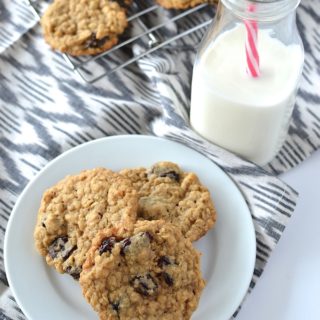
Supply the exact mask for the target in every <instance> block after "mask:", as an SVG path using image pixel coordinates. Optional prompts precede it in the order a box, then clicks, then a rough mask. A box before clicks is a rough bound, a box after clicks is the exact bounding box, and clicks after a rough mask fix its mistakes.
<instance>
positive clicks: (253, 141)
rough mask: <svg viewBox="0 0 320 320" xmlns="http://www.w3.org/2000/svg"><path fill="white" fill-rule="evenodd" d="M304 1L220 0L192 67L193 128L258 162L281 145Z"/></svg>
mask: <svg viewBox="0 0 320 320" xmlns="http://www.w3.org/2000/svg"><path fill="white" fill-rule="evenodd" d="M299 2H300V0H273V1H272V0H265V1H244V0H221V1H220V3H219V6H218V9H217V13H216V17H215V20H214V21H213V23H212V25H211V27H210V28H209V30H208V32H207V34H206V36H205V37H204V39H203V41H202V43H201V46H200V49H199V51H198V54H197V57H196V61H195V65H194V69H193V78H192V90H191V111H190V122H191V126H192V127H193V129H194V130H195V131H197V132H198V133H199V134H200V135H202V136H203V137H204V138H206V139H208V140H209V141H211V142H213V143H215V144H217V145H219V146H221V147H223V148H225V149H227V150H230V151H232V152H234V153H236V154H238V155H240V156H242V157H244V158H246V159H248V160H251V161H253V162H255V163H257V164H259V165H265V164H266V163H268V162H269V161H270V160H272V158H273V157H274V156H275V155H276V153H277V152H278V151H279V149H280V148H281V146H282V144H283V142H284V140H285V137H286V134H287V130H288V126H289V121H290V117H291V114H292V111H293V107H294V103H295V96H296V92H297V87H298V84H299V79H300V77H301V73H302V68H303V60H304V51H303V45H302V42H301V38H300V36H299V33H298V30H297V26H296V20H295V15H296V13H295V9H296V8H297V6H298V4H299Z"/></svg>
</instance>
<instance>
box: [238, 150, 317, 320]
mask: <svg viewBox="0 0 320 320" xmlns="http://www.w3.org/2000/svg"><path fill="white" fill-rule="evenodd" d="M280 178H281V179H282V180H284V181H285V182H287V183H288V184H289V185H290V186H292V187H293V188H294V189H295V190H297V191H298V192H299V199H298V204H297V207H296V210H295V212H294V214H293V216H292V218H291V219H290V220H291V221H290V222H289V224H288V226H287V228H286V229H285V231H284V234H283V236H282V237H281V239H280V241H279V243H278V245H277V246H276V248H275V250H274V251H273V253H272V255H271V257H270V259H269V262H268V264H267V266H266V268H265V271H264V273H263V274H262V276H261V278H260V280H259V281H258V283H257V285H256V287H255V289H254V290H253V292H252V293H251V295H250V296H249V297H248V299H247V300H246V302H245V303H244V304H243V308H242V310H241V311H240V313H239V315H238V320H319V319H320V150H319V151H317V152H316V153H315V154H313V155H312V156H311V157H310V158H309V159H307V160H305V161H304V162H303V163H302V164H301V165H299V166H298V167H296V168H294V169H292V170H290V171H289V172H287V173H285V174H283V175H281V176H280Z"/></svg>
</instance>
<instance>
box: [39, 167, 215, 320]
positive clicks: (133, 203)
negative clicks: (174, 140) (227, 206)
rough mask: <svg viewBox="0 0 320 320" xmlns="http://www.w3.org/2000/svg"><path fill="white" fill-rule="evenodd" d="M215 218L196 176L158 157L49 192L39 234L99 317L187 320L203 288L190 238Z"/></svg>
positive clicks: (50, 258)
mask: <svg viewBox="0 0 320 320" xmlns="http://www.w3.org/2000/svg"><path fill="white" fill-rule="evenodd" d="M215 220H216V213H215V209H214V206H213V203H212V200H211V198H210V193H209V191H208V189H207V188H206V187H204V186H203V185H202V184H201V183H200V182H199V179H198V178H197V176H196V175H195V174H193V173H187V172H183V171H182V170H181V169H180V168H179V166H178V165H176V164H174V163H171V162H159V163H156V164H155V165H153V166H152V167H151V168H149V169H146V168H137V169H125V170H122V171H120V172H117V173H116V172H113V171H111V170H108V169H104V168H96V169H92V170H86V171H83V172H81V173H80V174H78V175H74V176H67V177H66V178H65V179H63V180H61V181H60V182H58V183H57V184H56V185H55V186H53V187H52V188H50V189H48V190H47V191H46V192H45V193H44V195H43V198H42V201H41V206H40V209H39V213H38V220H37V225H36V228H35V233H34V237H35V243H36V248H37V250H38V251H39V253H40V254H41V255H42V256H44V257H45V259H46V262H47V264H48V265H50V266H52V267H54V268H55V269H56V270H57V271H59V272H60V273H67V274H69V275H70V276H72V277H73V278H74V279H76V280H79V283H80V285H81V287H82V292H83V295H84V296H85V298H86V300H87V301H88V302H89V303H90V304H91V306H92V307H93V309H94V310H95V311H97V312H98V314H99V317H100V319H110V320H111V319H146V320H147V319H175V320H176V319H189V318H190V317H191V315H192V313H193V311H194V310H195V309H196V307H197V305H198V302H199V299H200V294H201V292H202V289H203V288H204V280H203V279H202V276H201V271H200V254H199V252H197V250H196V249H194V248H193V246H192V243H191V241H195V240H198V239H199V238H200V237H202V236H203V235H205V234H206V232H207V231H208V230H209V229H210V228H211V227H212V226H213V225H214V223H215Z"/></svg>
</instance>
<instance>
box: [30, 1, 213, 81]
mask: <svg viewBox="0 0 320 320" xmlns="http://www.w3.org/2000/svg"><path fill="white" fill-rule="evenodd" d="M27 3H28V4H29V5H30V7H31V9H32V11H33V12H34V14H35V15H36V16H38V17H39V18H40V16H41V14H42V13H43V11H44V9H45V7H46V5H47V3H48V1H46V0H27ZM127 16H128V22H129V27H128V29H127V31H126V32H125V33H124V34H123V35H122V36H121V37H120V38H119V42H118V44H117V45H115V46H114V47H112V48H111V49H109V50H107V51H105V52H103V53H101V54H98V55H95V56H83V57H72V56H70V55H68V54H63V57H64V58H65V60H66V62H67V64H68V65H69V66H70V68H71V69H72V70H74V72H76V73H77V74H78V75H79V76H80V77H81V78H82V79H83V80H84V81H85V82H87V83H93V82H95V81H97V80H99V79H101V78H103V77H105V76H109V75H111V74H112V73H114V72H116V71H118V70H120V69H123V68H125V67H127V66H129V65H131V64H133V63H135V62H137V61H138V60H139V59H142V58H143V57H145V56H147V55H150V54H152V53H153V52H155V51H156V50H158V49H160V48H164V47H166V49H168V50H169V49H170V47H171V48H172V49H175V50H177V48H178V47H177V43H178V40H181V39H182V38H184V37H186V36H187V35H191V34H196V31H200V30H201V29H203V28H205V27H206V26H207V25H208V24H210V22H211V20H212V16H213V9H212V8H211V10H210V6H209V5H208V4H205V3H204V4H200V5H198V6H196V7H194V8H191V9H187V10H183V11H182V10H166V9H163V8H161V7H160V6H159V5H157V4H155V2H151V1H148V0H144V1H140V0H137V1H135V2H134V3H133V5H132V6H131V8H130V9H129V11H128V13H127ZM133 48H138V49H137V50H133ZM192 48H193V47H192ZM187 49H188V47H187V45H186V44H182V47H181V50H187ZM189 49H190V48H189Z"/></svg>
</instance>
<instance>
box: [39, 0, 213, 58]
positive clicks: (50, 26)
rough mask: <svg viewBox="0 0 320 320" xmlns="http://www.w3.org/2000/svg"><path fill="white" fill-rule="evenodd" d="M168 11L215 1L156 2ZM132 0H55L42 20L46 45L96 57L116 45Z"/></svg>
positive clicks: (66, 51)
mask: <svg viewBox="0 0 320 320" xmlns="http://www.w3.org/2000/svg"><path fill="white" fill-rule="evenodd" d="M157 2H158V3H159V4H160V5H161V6H163V7H165V8H167V9H186V8H189V7H193V6H196V5H198V4H200V3H205V2H208V3H213V2H214V0H157ZM131 5H132V0H54V2H53V3H52V4H50V5H49V7H48V8H47V10H46V11H45V13H44V15H43V17H42V18H41V25H42V29H43V35H44V38H45V40H46V42H47V43H48V44H49V45H50V46H51V47H52V48H53V49H55V50H58V51H61V52H65V53H68V54H70V55H72V56H80V55H96V54H98V53H102V52H104V51H106V50H108V49H110V48H111V47H112V46H114V45H115V44H117V43H118V41H119V36H121V34H122V33H123V32H124V31H125V29H126V28H127V26H128V21H127V9H128V8H129V7H130V6H131Z"/></svg>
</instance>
